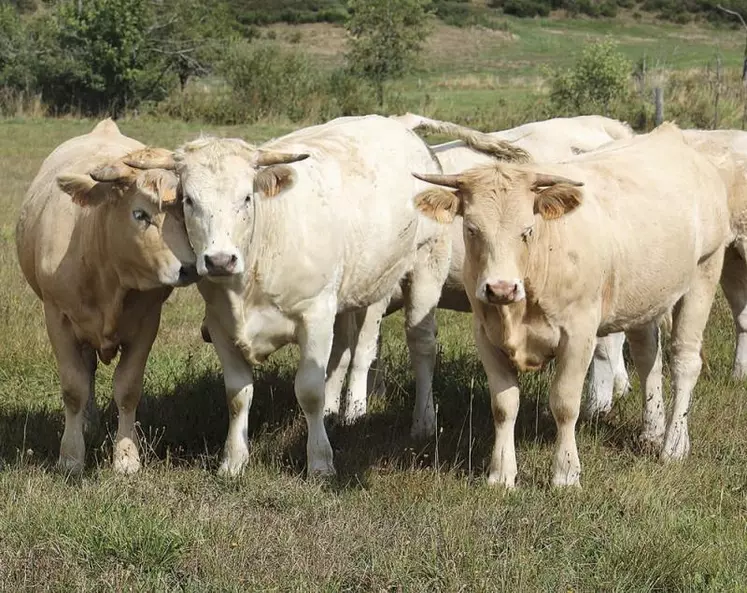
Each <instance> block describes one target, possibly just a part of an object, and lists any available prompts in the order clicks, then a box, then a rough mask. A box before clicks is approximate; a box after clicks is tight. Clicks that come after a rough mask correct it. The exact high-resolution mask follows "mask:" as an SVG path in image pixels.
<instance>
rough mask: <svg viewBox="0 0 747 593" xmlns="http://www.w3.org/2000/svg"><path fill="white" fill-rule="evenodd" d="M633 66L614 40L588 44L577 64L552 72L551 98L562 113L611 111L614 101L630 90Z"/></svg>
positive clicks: (606, 112)
mask: <svg viewBox="0 0 747 593" xmlns="http://www.w3.org/2000/svg"><path fill="white" fill-rule="evenodd" d="M631 72H632V66H631V64H630V62H629V61H628V60H627V59H626V58H625V56H623V55H622V54H621V53H619V52H617V51H616V49H615V45H614V43H613V42H612V41H600V42H596V43H593V44H591V45H589V46H587V47H586V48H585V49H584V50H583V52H582V53H581V57H580V58H579V59H578V60H577V61H576V63H575V65H574V66H573V67H572V68H570V69H568V70H556V71H554V72H551V75H550V101H551V104H552V105H553V107H554V108H555V109H556V110H557V111H558V112H560V113H564V114H568V115H579V114H583V113H605V114H609V111H610V107H611V104H612V103H613V102H614V101H617V100H620V99H622V98H623V97H624V96H625V95H626V94H627V93H628V92H629V90H630V84H629V83H630V74H631Z"/></svg>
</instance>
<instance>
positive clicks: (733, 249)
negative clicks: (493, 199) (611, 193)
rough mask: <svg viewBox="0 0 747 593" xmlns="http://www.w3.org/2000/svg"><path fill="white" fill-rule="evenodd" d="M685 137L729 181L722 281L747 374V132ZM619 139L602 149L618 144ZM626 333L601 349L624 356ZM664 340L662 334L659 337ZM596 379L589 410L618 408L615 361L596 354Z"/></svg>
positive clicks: (736, 373)
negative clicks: (612, 376) (728, 234)
mask: <svg viewBox="0 0 747 593" xmlns="http://www.w3.org/2000/svg"><path fill="white" fill-rule="evenodd" d="M682 133H683V134H684V137H685V141H686V142H687V143H688V144H689V145H690V146H692V147H693V148H695V149H696V150H697V151H698V152H700V153H701V154H702V155H704V156H705V157H707V158H708V159H710V160H711V162H713V163H714V164H715V165H716V166H717V168H718V169H719V171H720V172H721V175H722V178H723V180H724V182H725V184H726V186H727V191H728V195H729V212H730V219H731V227H732V233H733V236H734V240H733V242H732V243H731V244H730V245H728V246H727V248H726V252H725V254H724V267H723V270H722V273H721V287H722V289H723V291H724V295H725V296H726V300H727V301H728V303H729V306H730V308H731V311H732V316H733V318H734V325H735V328H736V337H737V340H736V342H737V344H736V349H735V355H734V364H733V367H732V376H733V377H734V378H735V379H744V378H745V377H746V376H747V263H746V262H747V249H746V246H747V132H742V131H738V130H683V131H682ZM617 146H618V143H616V142H614V143H611V144H609V145H608V146H605V147H602V148H600V149H599V150H600V151H605V150H614V149H615V148H616V147H617ZM619 336H620V334H611V335H609V336H607V337H605V338H600V340H599V345H598V350H600V349H604V350H606V351H607V352H609V353H610V357H611V358H612V359H615V358H617V359H622V345H623V341H622V340H620V339H619ZM657 343H658V340H657ZM661 364H662V363H661V360H660V359H657V361H656V363H655V365H654V370H655V372H657V373H660V372H661ZM593 369H594V372H593V373H592V384H591V386H590V389H589V397H588V398H587V401H586V409H587V413H588V414H592V415H593V414H600V413H606V412H608V411H609V410H610V409H611V408H612V400H613V393H612V388H611V386H610V383H609V382H605V380H604V379H605V377H606V376H609V370H608V369H609V366H608V365H605V364H604V362H603V361H602V359H601V358H600V357H597V356H596V355H595V357H594V361H593ZM655 401H657V398H653V399H651V398H646V399H645V400H644V406H650V405H651V402H655ZM654 414H655V410H651V411H648V412H644V417H649V418H651V417H653V415H654ZM653 426H657V427H658V432H656V433H652V432H651V431H650V430H649V431H647V430H646V429H645V427H644V433H643V434H642V440H644V441H646V442H647V444H648V445H650V446H652V447H653V448H658V447H660V446H661V444H662V441H663V439H664V428H663V424H662V422H655V423H653Z"/></svg>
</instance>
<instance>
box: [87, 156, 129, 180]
mask: <svg viewBox="0 0 747 593" xmlns="http://www.w3.org/2000/svg"><path fill="white" fill-rule="evenodd" d="M89 175H90V177H91V179H93V180H94V181H99V182H107V181H108V182H115V181H128V180H130V179H132V178H133V177H134V175H135V172H134V171H133V170H132V169H131V168H130V167H128V166H127V165H126V164H125V163H123V162H122V161H117V162H116V163H112V164H111V165H101V166H100V167H97V168H95V169H94V170H93V171H91V172H90V173H89Z"/></svg>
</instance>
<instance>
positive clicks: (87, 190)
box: [57, 175, 114, 207]
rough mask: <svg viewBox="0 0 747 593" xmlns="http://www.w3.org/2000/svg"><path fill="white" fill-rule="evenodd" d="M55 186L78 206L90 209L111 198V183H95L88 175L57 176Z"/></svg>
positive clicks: (112, 189)
mask: <svg viewBox="0 0 747 593" xmlns="http://www.w3.org/2000/svg"><path fill="white" fill-rule="evenodd" d="M57 186H58V187H59V188H60V189H61V190H62V191H64V192H65V193H66V194H67V195H69V196H70V197H71V198H72V199H73V202H75V203H76V204H78V205H79V206H84V207H92V206H98V205H99V204H102V203H103V202H105V201H106V200H108V199H109V198H111V197H112V192H113V191H114V188H113V187H112V186H113V184H112V183H107V182H97V181H94V180H93V179H91V177H90V175H59V176H58V177H57Z"/></svg>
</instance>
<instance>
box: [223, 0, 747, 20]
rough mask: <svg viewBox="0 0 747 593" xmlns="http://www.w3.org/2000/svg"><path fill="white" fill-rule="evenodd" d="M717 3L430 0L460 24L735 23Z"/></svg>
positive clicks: (249, 1)
mask: <svg viewBox="0 0 747 593" xmlns="http://www.w3.org/2000/svg"><path fill="white" fill-rule="evenodd" d="M230 4H231V6H232V8H233V10H234V13H235V14H236V16H237V18H238V20H239V21H240V22H241V23H242V24H244V25H268V24H271V23H276V22H285V23H288V24H299V23H314V22H329V23H340V22H343V21H344V20H345V17H346V14H347V11H346V2H345V1H344V0H230ZM717 4H719V2H718V0H432V9H433V12H434V14H435V15H436V16H438V17H439V18H440V19H441V20H443V21H444V22H445V23H447V24H451V25H457V26H465V25H474V24H482V25H486V24H489V23H490V21H491V20H493V19H496V18H500V17H502V16H505V15H511V16H517V17H536V16H545V17H546V16H550V15H552V16H554V17H556V18H564V17H570V18H574V17H577V16H586V17H591V18H615V17H618V16H619V15H632V16H633V17H634V18H636V19H643V18H656V19H660V20H665V21H670V22H675V23H679V24H685V23H688V22H691V21H693V20H696V21H697V20H711V21H716V22H729V23H731V22H732V20H733V17H730V16H728V15H725V14H724V13H723V12H722V11H721V10H719V9H718V8H717ZM721 4H723V5H724V6H726V7H728V8H731V9H733V10H737V11H740V12H742V13H743V14H745V13H747V0H725V1H724V2H721Z"/></svg>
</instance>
